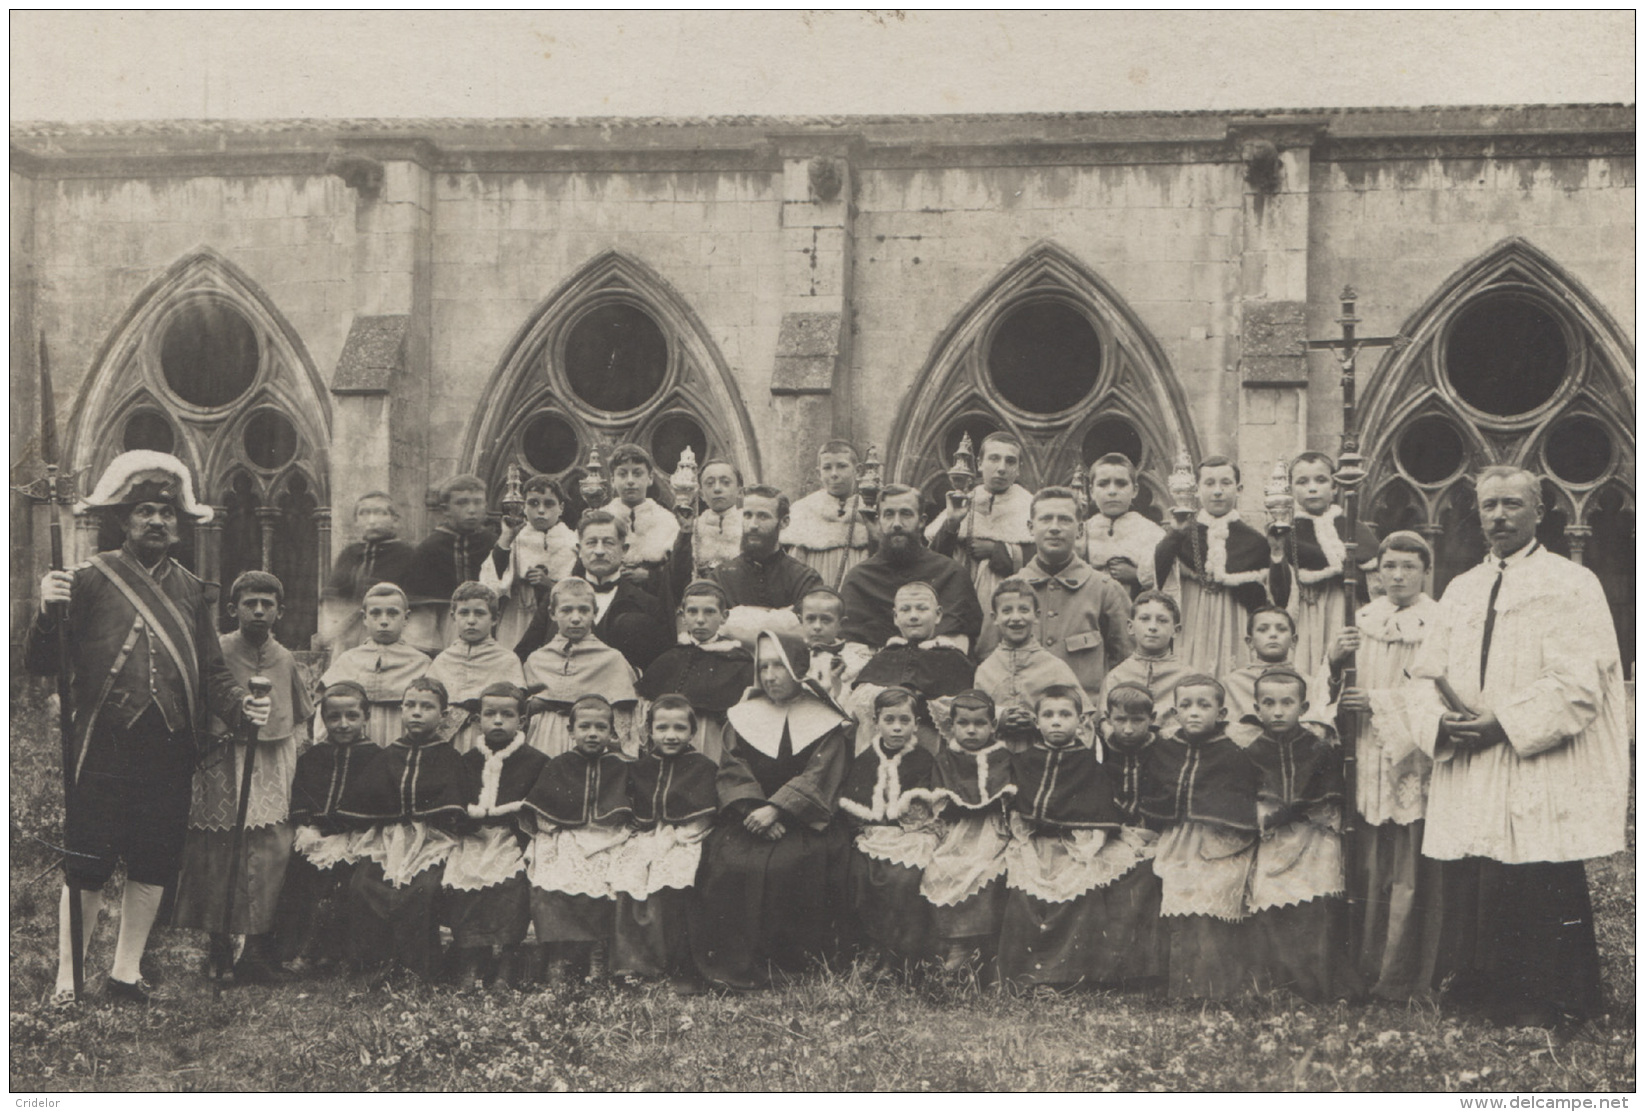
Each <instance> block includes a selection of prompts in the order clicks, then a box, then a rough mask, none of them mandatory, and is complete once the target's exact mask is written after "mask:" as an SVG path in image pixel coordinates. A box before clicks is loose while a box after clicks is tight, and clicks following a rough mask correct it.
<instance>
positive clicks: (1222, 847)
mask: <svg viewBox="0 0 1645 1112" xmlns="http://www.w3.org/2000/svg"><path fill="white" fill-rule="evenodd" d="M1223 700H1224V695H1223V689H1222V685H1221V684H1220V683H1218V682H1217V681H1216V680H1215V679H1214V678H1213V677H1211V676H1208V675H1205V674H1203V673H1195V674H1192V675H1189V676H1185V677H1184V678H1183V679H1182V680H1181V681H1180V682H1179V683H1178V684H1177V689H1176V704H1177V706H1176V711H1177V723H1178V732H1177V733H1176V734H1175V735H1174V736H1161V737H1159V738H1156V739H1155V740H1154V741H1153V742H1151V743H1150V744H1149V745H1148V746H1147V748H1145V749H1144V750H1143V762H1142V791H1141V796H1142V798H1141V803H1140V805H1139V807H1138V809H1139V811H1140V812H1141V813H1142V814H1143V815H1144V816H1145V817H1146V818H1148V819H1149V820H1151V821H1152V822H1153V823H1157V824H1158V825H1159V827H1160V829H1161V833H1160V839H1159V842H1158V843H1157V844H1156V846H1155V849H1154V872H1155V873H1157V874H1158V875H1159V878H1160V888H1161V890H1160V920H1161V927H1162V929H1163V930H1165V931H1166V932H1167V934H1168V937H1169V942H1168V945H1169V948H1170V957H1169V959H1168V962H1167V969H1168V973H1167V991H1168V992H1169V994H1170V995H1171V996H1172V997H1174V998H1185V997H1186V998H1203V999H1209V1000H1222V999H1228V998H1231V997H1235V996H1239V995H1241V994H1243V993H1245V992H1246V991H1248V990H1249V988H1250V985H1249V984H1248V982H1249V981H1250V976H1251V973H1252V972H1253V970H1254V968H1255V966H1256V961H1257V958H1256V955H1254V954H1252V953H1251V951H1250V932H1249V931H1248V930H1247V929H1246V927H1245V920H1246V918H1247V916H1248V915H1249V914H1250V911H1249V909H1248V907H1247V906H1246V888H1247V885H1248V883H1249V881H1250V875H1251V867H1252V863H1253V861H1254V860H1255V857H1256V842H1257V783H1258V775H1257V767H1256V765H1254V764H1252V763H1251V760H1250V758H1249V757H1247V756H1246V754H1245V751H1244V750H1243V749H1241V748H1240V747H1239V746H1237V745H1235V744H1234V743H1233V742H1231V741H1229V740H1228V735H1227V734H1226V733H1225V732H1224V729H1223V721H1224V719H1225V718H1226V717H1227V714H1228V711H1227V708H1226V707H1225V706H1224V705H1223Z"/></svg>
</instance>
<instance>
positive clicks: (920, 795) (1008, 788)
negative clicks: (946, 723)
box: [911, 741, 1017, 811]
mask: <svg viewBox="0 0 1645 1112" xmlns="http://www.w3.org/2000/svg"><path fill="white" fill-rule="evenodd" d="M931 780H932V784H931V790H930V791H915V792H913V793H911V794H912V796H913V798H915V799H924V800H926V801H928V802H930V803H931V805H932V807H934V808H935V809H937V810H939V811H940V810H941V809H942V808H943V807H944V806H945V805H951V806H954V807H957V808H959V809H960V810H963V811H983V810H987V809H988V808H990V807H993V806H994V805H996V804H1004V803H1006V802H1007V801H1009V799H1010V797H1011V796H1013V795H1015V794H1016V791H1017V785H1016V782H1015V781H1014V780H1013V779H1012V777H1011V750H1010V749H1008V748H1006V746H1005V743H1004V742H1001V741H996V742H994V743H992V744H991V745H987V746H985V747H983V748H982V749H975V750H972V749H964V748H961V747H960V746H959V744H958V743H956V742H952V741H950V742H948V743H947V744H945V745H944V746H943V747H942V748H941V749H939V750H938V751H937V757H936V760H935V762H934V767H933V769H932V777H931Z"/></svg>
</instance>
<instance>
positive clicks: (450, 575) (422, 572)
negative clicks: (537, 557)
mask: <svg viewBox="0 0 1645 1112" xmlns="http://www.w3.org/2000/svg"><path fill="white" fill-rule="evenodd" d="M496 545H497V530H496V529H495V528H493V527H492V526H490V525H481V526H480V527H479V528H478V529H475V530H474V531H473V532H470V533H460V532H458V531H457V530H455V529H453V528H451V527H450V526H448V525H440V526H437V527H436V528H435V530H434V532H432V533H430V534H429V535H428V536H426V537H424V538H423V539H422V540H421V541H419V542H418V543H417V548H416V551H415V553H414V555H413V557H412V562H411V568H410V570H409V572H408V573H407V578H408V579H409V582H406V583H402V584H400V586H402V587H404V588H405V589H406V594H408V595H410V596H411V608H412V620H411V621H410V622H408V623H407V624H406V633H405V638H406V640H407V641H410V642H411V643H412V644H414V645H416V646H417V647H418V648H419V649H422V650H423V651H424V652H426V653H428V654H430V655H431V656H432V655H433V654H435V653H437V652H439V651H440V650H441V649H443V648H445V647H446V643H447V641H448V640H449V639H448V638H447V637H446V626H447V623H448V621H449V617H450V607H451V593H452V592H453V591H455V590H456V589H457V588H458V587H459V586H461V585H462V584H464V583H467V582H469V581H470V580H473V581H475V582H478V581H479V578H480V569H481V568H482V567H483V566H484V565H485V563H486V561H487V560H488V559H490V557H491V554H492V549H494V548H495V547H496Z"/></svg>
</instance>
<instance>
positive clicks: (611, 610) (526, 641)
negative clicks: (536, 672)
mask: <svg viewBox="0 0 1645 1112" xmlns="http://www.w3.org/2000/svg"><path fill="white" fill-rule="evenodd" d="M577 574H578V576H579V577H580V578H583V579H588V577H587V576H585V575H582V568H581V566H580V565H579V567H578V569H577ZM588 581H589V582H590V583H591V584H593V586H594V607H595V612H596V619H595V622H594V636H595V637H598V638H599V639H600V641H601V642H603V643H604V644H607V645H610V646H611V647H612V648H614V649H616V650H617V651H618V652H620V653H622V654H623V656H624V658H625V659H627V661H628V662H629V663H630V664H632V665H633V666H634V670H635V671H636V672H642V673H643V672H644V671H645V670H646V669H647V668H649V667H651V662H652V661H654V660H656V659H657V657H659V656H661V655H662V653H663V651H664V650H665V649H667V648H668V647H669V646H670V645H671V644H673V643H674V619H673V618H672V617H671V616H670V615H669V613H668V611H667V610H665V609H664V608H663V604H662V603H661V602H659V601H657V596H656V595H654V594H652V593H651V592H650V591H647V590H646V589H645V588H644V587H640V586H638V585H636V584H635V583H633V582H632V581H630V580H627V579H621V578H617V579H608V580H606V581H605V582H603V583H596V582H595V581H594V580H592V579H589V580H588ZM559 631H560V627H559V626H558V625H556V624H555V623H554V616H553V615H552V614H551V613H549V607H548V606H547V604H546V603H545V604H544V605H543V606H540V607H538V609H537V616H536V617H535V618H533V619H531V624H530V625H529V626H527V627H526V631H525V635H524V636H522V637H521V638H520V642H519V644H517V645H515V646H514V655H515V656H517V657H519V658H520V659H521V660H525V659H526V658H527V657H529V656H530V655H531V654H532V653H534V652H536V651H537V650H538V649H540V648H542V647H543V646H544V645H546V644H548V643H549V642H550V641H552V640H553V639H554V636H555V635H556V634H557V633H559Z"/></svg>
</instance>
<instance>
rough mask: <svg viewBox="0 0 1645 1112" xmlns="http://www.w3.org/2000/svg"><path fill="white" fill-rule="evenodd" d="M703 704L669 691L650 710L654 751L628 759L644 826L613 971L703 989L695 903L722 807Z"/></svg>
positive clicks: (684, 989)
mask: <svg viewBox="0 0 1645 1112" xmlns="http://www.w3.org/2000/svg"><path fill="white" fill-rule="evenodd" d="M695 719H696V712H695V711H694V710H693V709H692V707H691V703H690V701H689V700H688V699H687V698H686V697H685V696H684V695H662V696H659V697H658V699H657V700H656V701H655V702H654V703H652V704H651V706H650V707H649V708H648V712H647V715H646V723H647V725H646V735H647V736H646V750H647V751H646V752H644V753H642V754H641V756H640V758H639V760H637V761H635V762H634V763H633V764H631V765H629V766H628V794H629V798H630V799H631V800H632V801H633V803H634V825H635V826H636V827H637V828H638V829H639V833H637V834H635V835H634V837H633V838H631V839H630V840H629V841H628V843H627V845H626V846H625V847H624V849H623V851H622V854H623V857H624V859H625V860H626V862H627V867H625V868H619V869H617V870H616V872H617V873H618V874H620V879H618V880H615V881H613V887H615V888H616V889H617V905H616V916H615V925H614V927H613V930H612V938H611V972H612V973H613V974H614V975H616V976H620V977H669V978H670V980H671V983H672V987H673V988H674V990H675V991H676V992H678V993H682V994H694V993H697V992H700V991H702V985H701V981H700V979H699V978H698V977H697V973H696V968H695V965H694V963H693V960H692V956H691V928H690V917H691V904H692V900H693V897H694V895H695V890H696V883H697V872H698V869H699V867H700V866H701V864H702V854H703V841H704V840H705V839H706V838H707V837H708V834H709V831H710V830H712V829H713V827H714V816H715V815H716V814H717V813H718V812H719V806H720V801H719V793H718V791H717V790H716V787H715V783H716V780H717V778H718V775H719V766H718V764H717V762H715V761H711V760H709V759H708V757H706V756H704V755H703V754H702V753H699V752H697V751H696V750H695V749H694V748H693V747H692V745H691V738H692V737H693V736H694V735H695V734H696V733H697V722H696V721H695Z"/></svg>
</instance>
